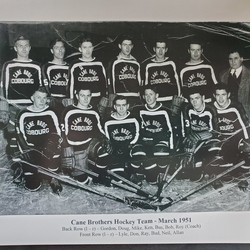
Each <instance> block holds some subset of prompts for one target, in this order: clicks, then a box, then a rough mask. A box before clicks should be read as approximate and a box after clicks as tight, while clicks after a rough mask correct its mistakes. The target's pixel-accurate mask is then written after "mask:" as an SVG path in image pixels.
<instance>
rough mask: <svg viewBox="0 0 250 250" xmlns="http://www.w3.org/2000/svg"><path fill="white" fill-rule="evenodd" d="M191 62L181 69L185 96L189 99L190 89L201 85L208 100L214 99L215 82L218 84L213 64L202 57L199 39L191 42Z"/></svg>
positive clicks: (189, 51) (189, 50)
mask: <svg viewBox="0 0 250 250" xmlns="http://www.w3.org/2000/svg"><path fill="white" fill-rule="evenodd" d="M188 53H189V55H190V60H189V62H187V63H185V66H184V67H183V68H182V70H181V71H180V79H181V87H182V94H183V96H184V97H185V98H186V99H187V100H189V96H188V89H190V88H193V87H198V86H200V87H201V88H202V91H203V92H204V93H206V102H211V101H212V99H211V98H212V96H213V91H212V89H211V88H213V86H214V84H217V80H216V77H215V73H214V70H213V68H212V66H211V65H210V64H209V63H207V62H206V61H204V60H203V59H202V55H203V48H202V44H201V42H199V41H192V42H190V44H189V48H188Z"/></svg>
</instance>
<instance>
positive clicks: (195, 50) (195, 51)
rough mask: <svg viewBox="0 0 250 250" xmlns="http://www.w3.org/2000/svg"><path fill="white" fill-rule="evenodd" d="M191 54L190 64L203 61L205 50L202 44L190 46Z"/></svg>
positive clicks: (189, 51)
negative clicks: (202, 56)
mask: <svg viewBox="0 0 250 250" xmlns="http://www.w3.org/2000/svg"><path fill="white" fill-rule="evenodd" d="M188 53H189V54H190V62H191V63H198V62H200V61H201V55H202V53H203V49H202V48H201V45H200V44H190V48H189V50H188Z"/></svg>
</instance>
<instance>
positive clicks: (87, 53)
mask: <svg viewBox="0 0 250 250" xmlns="http://www.w3.org/2000/svg"><path fill="white" fill-rule="evenodd" d="M93 50H94V46H93V42H92V40H91V38H85V37H84V38H82V39H81V40H80V43H79V51H80V52H81V53H82V59H84V60H92V59H93V57H92V54H93Z"/></svg>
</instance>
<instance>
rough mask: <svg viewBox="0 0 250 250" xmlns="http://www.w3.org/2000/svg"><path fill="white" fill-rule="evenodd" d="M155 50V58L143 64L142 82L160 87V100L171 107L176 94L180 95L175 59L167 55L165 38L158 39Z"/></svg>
mask: <svg viewBox="0 0 250 250" xmlns="http://www.w3.org/2000/svg"><path fill="white" fill-rule="evenodd" d="M153 50H154V52H155V55H154V57H153V58H149V59H147V60H145V61H144V62H143V63H142V64H141V75H142V84H143V85H144V86H145V85H148V84H149V85H154V86H156V87H157V89H158V93H159V97H158V99H157V101H160V102H161V103H162V104H163V105H164V106H167V107H170V104H171V100H172V98H173V96H174V95H180V84H179V77H178V75H177V72H176V66H175V63H174V62H173V61H170V60H169V58H168V57H166V55H165V54H166V52H167V51H168V48H167V44H166V42H165V41H163V40H160V39H158V40H156V41H155V44H154V47H153Z"/></svg>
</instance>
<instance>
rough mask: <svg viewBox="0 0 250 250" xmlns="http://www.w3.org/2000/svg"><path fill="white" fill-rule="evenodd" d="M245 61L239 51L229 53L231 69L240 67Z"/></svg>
mask: <svg viewBox="0 0 250 250" xmlns="http://www.w3.org/2000/svg"><path fill="white" fill-rule="evenodd" d="M242 63H243V57H241V56H240V54H239V53H238V52H234V53H231V54H229V65H230V67H231V69H238V68H239V67H240V66H241V65H242Z"/></svg>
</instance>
